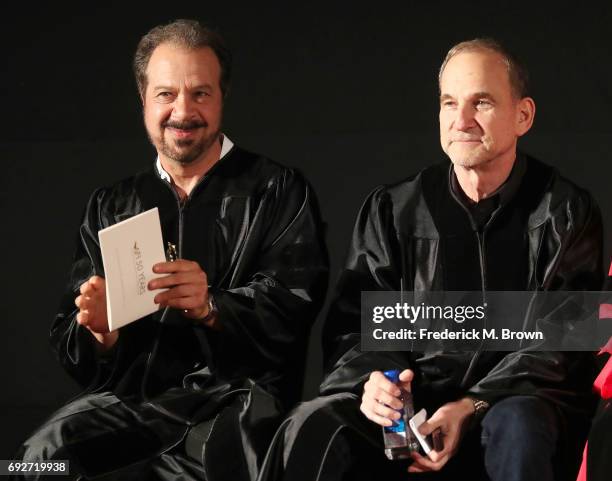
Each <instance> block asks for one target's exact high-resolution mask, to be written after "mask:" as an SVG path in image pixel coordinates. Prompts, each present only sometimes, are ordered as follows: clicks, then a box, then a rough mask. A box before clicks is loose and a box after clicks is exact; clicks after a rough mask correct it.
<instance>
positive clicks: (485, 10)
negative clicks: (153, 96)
mask: <svg viewBox="0 0 612 481" xmlns="http://www.w3.org/2000/svg"><path fill="white" fill-rule="evenodd" d="M177 3H178V2H177ZM493 3H495V5H493ZM531 3H532V4H523V5H519V4H516V3H512V4H510V3H508V4H504V3H500V2H491V5H489V4H486V3H482V4H481V3H476V2H461V3H459V2H452V4H453V5H454V6H451V4H450V2H449V4H448V5H447V4H446V3H445V2H436V1H430V2H429V3H428V4H427V6H425V5H423V4H420V3H419V4H418V5H417V4H416V2H409V1H407V2H403V3H402V4H401V6H399V5H395V4H386V3H385V2H375V3H369V4H368V5H365V6H363V7H360V6H357V4H355V3H354V4H352V5H351V4H348V3H347V4H346V5H345V6H342V7H340V6H338V7H334V6H333V5H331V3H328V4H326V5H324V6H320V5H313V4H309V5H300V6H297V7H296V6H294V5H289V4H288V2H287V4H285V5H284V6H265V5H259V4H257V3H255V2H254V3H253V4H251V5H250V6H246V7H243V6H239V5H238V4H236V3H233V2H224V3H221V2H219V4H217V5H213V4H209V2H199V3H198V5H199V6H198V7H190V8H180V7H175V6H170V5H165V6H164V7H163V8H159V9H156V8H154V7H153V6H152V4H148V5H143V6H138V7H135V6H130V5H128V2H124V3H123V4H121V5H114V6H110V5H107V6H104V7H88V9H87V10H86V9H85V7H81V9H80V10H79V9H77V10H68V9H66V10H61V9H58V6H57V5H56V4H53V7H37V6H35V5H33V4H31V5H27V6H25V7H24V8H23V9H22V10H21V11H20V12H7V11H5V12H4V13H3V19H2V20H3V22H2V23H3V26H2V28H1V29H0V40H1V42H0V45H1V47H0V48H2V56H1V57H0V64H1V72H2V73H1V75H0V98H1V99H2V102H1V103H0V106H1V107H2V113H1V115H0V127H1V128H0V141H1V142H0V167H1V168H2V171H1V172H0V179H1V180H0V219H1V221H2V224H1V225H2V231H1V232H2V235H1V239H2V240H1V244H0V248H1V251H0V252H1V253H2V263H1V265H2V267H3V269H2V278H3V281H2V282H3V284H2V293H3V301H2V303H1V309H2V316H1V322H2V324H3V326H2V330H1V331H0V332H1V335H0V342H1V349H0V376H1V377H0V458H7V457H10V455H11V454H12V452H13V450H14V448H15V447H16V445H17V443H18V441H19V440H21V439H23V437H24V436H26V435H27V433H28V432H29V431H30V430H31V429H33V428H34V427H35V426H36V425H37V424H39V423H40V422H41V421H42V420H43V418H44V417H45V416H46V415H47V414H48V413H49V412H50V411H51V410H52V409H54V408H56V407H58V406H59V405H61V404H62V403H63V402H65V401H66V400H67V399H68V398H70V397H71V396H73V395H74V394H75V393H77V392H78V390H77V387H76V385H75V384H74V383H73V382H72V381H71V380H70V379H69V378H68V377H67V375H66V374H65V373H64V372H63V371H62V370H61V369H60V367H59V365H58V363H57V361H56V360H55V359H54V356H53V354H52V352H51V350H50V348H49V347H48V341H47V332H48V327H49V324H50V321H51V319H52V318H53V315H54V310H55V308H56V306H57V304H58V301H59V298H60V294H61V292H62V290H63V286H64V283H65V281H66V276H67V269H68V266H69V262H70V257H71V254H72V250H73V246H74V241H75V237H76V228H77V225H78V221H79V217H80V215H81V212H82V209H83V207H84V202H85V201H86V199H87V196H88V194H89V193H90V192H91V191H92V190H93V189H94V188H95V187H96V186H99V185H104V184H109V183H112V182H114V181H116V180H118V179H120V178H123V177H125V176H128V175H130V174H131V173H133V172H135V171H137V170H139V169H141V168H142V167H143V166H145V165H146V164H147V163H148V162H151V161H152V160H153V159H154V151H153V149H152V148H151V147H150V146H149V145H148V142H147V141H146V136H145V132H144V128H143V126H142V120H141V111H140V106H139V103H138V100H137V96H136V90H135V85H134V81H133V78H132V76H131V57H132V54H133V51H134V48H135V46H136V43H137V41H138V39H139V37H140V36H141V35H142V34H143V33H145V32H146V31H147V30H148V29H149V28H151V27H152V26H154V25H156V24H158V23H162V22H167V21H169V20H172V19H175V18H180V17H188V18H198V19H200V20H203V21H205V22H206V23H208V24H209V25H211V26H213V27H215V28H217V29H218V30H219V31H220V32H221V33H222V34H223V35H224V37H225V38H226V40H227V42H228V44H229V46H230V47H231V48H232V50H233V52H234V56H235V61H234V80H233V84H232V88H231V92H230V96H229V98H228V100H227V102H226V108H225V127H224V131H225V132H226V133H227V134H228V135H229V136H230V138H231V139H232V140H233V141H234V142H236V143H238V144H240V145H241V146H243V147H246V148H249V149H251V150H254V151H258V152H261V153H264V154H266V155H268V156H270V157H272V158H273V159H276V160H278V161H281V162H284V163H286V164H289V165H291V166H295V167H298V168H299V169H301V170H302V171H303V172H304V173H305V174H306V176H307V177H308V178H309V180H310V181H311V182H312V184H313V185H314V187H315V189H316V191H317V193H318V196H319V199H320V202H321V207H322V210H323V215H324V217H325V220H326V221H327V223H328V235H327V240H328V245H329V248H330V253H331V259H332V280H333V279H335V277H336V275H337V272H338V268H339V265H340V264H341V262H342V260H343V256H344V251H345V249H346V246H347V242H348V238H349V235H350V231H351V228H352V223H353V220H354V218H355V214H356V212H357V209H358V208H359V206H360V204H361V202H362V200H363V199H364V197H365V195H366V194H367V193H368V192H369V191H370V190H371V189H372V188H373V187H375V186H376V185H378V184H381V183H386V182H392V181H394V180H397V179H399V178H402V177H405V176H407V175H409V174H411V173H414V172H415V171H417V170H418V169H420V168H421V167H423V166H425V165H427V164H429V163H431V162H434V161H438V160H440V159H441V158H442V153H441V150H440V147H439V143H438V133H437V129H438V126H437V98H436V96H437V84H436V76H437V69H438V67H439V64H440V62H441V59H442V57H443V56H444V54H445V52H446V50H447V49H448V48H449V47H450V46H451V45H452V44H453V43H455V42H458V41H461V40H465V39H468V38H473V37H476V36H494V37H496V38H498V39H499V40H501V41H503V42H505V43H507V44H508V45H509V46H510V47H511V48H513V49H514V50H515V51H516V52H517V53H518V54H519V55H520V56H522V57H523V58H524V59H525V61H526V63H527V65H528V66H529V68H530V70H531V73H532V86H533V96H534V97H535V100H536V103H537V114H536V121H535V125H534V127H533V129H532V131H531V132H530V133H529V134H528V135H527V137H526V138H524V139H523V140H522V147H523V149H524V150H526V151H528V152H530V153H531V154H533V155H535V156H537V157H539V158H541V159H542V160H545V161H547V162H549V163H551V164H554V165H556V166H557V167H558V168H560V169H561V170H562V171H563V172H564V173H565V174H566V175H567V176H569V177H570V178H572V179H574V180H575V181H576V182H577V183H579V184H580V185H582V186H585V187H587V188H589V189H590V190H591V191H592V192H593V194H594V195H595V197H596V199H597V200H598V202H599V203H600V205H601V207H602V210H603V213H604V219H605V222H606V227H607V228H609V227H610V225H611V224H610V220H611V217H612V189H611V187H610V184H611V180H612V179H611V175H612V166H611V165H610V161H611V160H612V155H610V153H609V147H610V145H612V136H611V135H610V133H611V129H610V124H609V122H610V119H611V118H612V116H611V112H612V88H611V86H612V67H611V64H610V57H611V55H610V54H611V50H612V44H611V43H610V40H611V38H610V34H609V33H608V32H607V28H608V24H609V20H610V18H611V17H610V15H609V14H608V12H607V11H604V10H603V9H602V7H599V6H589V5H588V4H587V3H583V4H580V5H579V6H576V3H575V2H574V3H573V6H566V5H563V4H559V3H555V4H551V6H550V7H549V6H538V5H537V4H536V2H531ZM552 5H554V6H552ZM128 8H129V11H126V9H128ZM606 245H607V246H608V249H607V250H606V256H607V257H606V258H609V254H610V249H609V245H610V243H609V241H607V242H606ZM319 329H320V319H319V321H318V322H317V325H316V328H315V330H314V333H313V340H312V349H311V355H310V359H309V366H310V368H309V374H308V376H307V378H306V383H305V385H306V390H305V395H306V396H307V397H311V396H312V395H314V393H315V392H316V386H317V383H318V379H319V376H320V355H319V349H318V338H317V335H318V333H319Z"/></svg>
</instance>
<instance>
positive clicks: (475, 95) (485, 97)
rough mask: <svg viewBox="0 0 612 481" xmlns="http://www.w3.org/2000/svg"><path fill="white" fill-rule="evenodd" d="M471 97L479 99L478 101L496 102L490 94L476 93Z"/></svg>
mask: <svg viewBox="0 0 612 481" xmlns="http://www.w3.org/2000/svg"><path fill="white" fill-rule="evenodd" d="M471 97H472V98H478V99H489V100H495V98H494V97H493V95H491V94H490V93H489V92H476V93H475V94H473V95H471Z"/></svg>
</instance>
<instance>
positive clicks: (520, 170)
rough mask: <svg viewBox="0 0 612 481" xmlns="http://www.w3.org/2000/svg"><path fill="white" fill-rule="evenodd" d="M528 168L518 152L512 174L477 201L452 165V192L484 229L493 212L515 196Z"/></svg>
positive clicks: (450, 174)
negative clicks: (469, 194) (464, 185)
mask: <svg viewBox="0 0 612 481" xmlns="http://www.w3.org/2000/svg"><path fill="white" fill-rule="evenodd" d="M526 169H527V163H526V161H525V159H524V157H523V155H522V154H520V153H517V154H516V161H515V162H514V165H513V166H512V170H511V171H510V175H509V176H508V178H507V179H506V181H505V182H504V183H503V184H502V185H500V186H499V187H498V188H497V190H495V192H493V193H491V195H489V196H488V197H487V198H485V199H482V200H480V201H479V202H475V201H473V200H472V199H470V198H469V197H468V196H467V195H466V194H465V192H464V191H463V189H462V188H461V185H460V184H459V180H458V179H457V174H456V173H455V169H454V168H453V166H452V165H451V167H450V172H449V185H450V190H451V194H452V195H453V197H454V198H455V200H457V202H459V203H460V204H462V205H463V206H464V207H465V208H466V210H467V211H468V212H469V214H470V216H471V218H472V221H473V224H474V225H475V227H476V228H477V230H479V231H482V229H483V228H484V226H485V225H486V224H487V222H489V219H491V216H492V215H493V213H494V212H495V211H496V210H497V209H498V208H500V207H503V206H504V205H506V204H508V202H510V199H512V197H514V194H515V193H516V191H517V190H518V188H519V186H520V185H521V180H522V179H523V175H524V174H525V170H526Z"/></svg>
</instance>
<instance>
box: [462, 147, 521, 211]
mask: <svg viewBox="0 0 612 481" xmlns="http://www.w3.org/2000/svg"><path fill="white" fill-rule="evenodd" d="M511 154H512V155H507V156H504V157H498V158H497V159H494V160H492V161H490V162H487V163H485V164H483V165H478V166H476V167H464V166H461V165H458V164H454V166H453V168H454V170H455V175H456V176H457V181H458V182H459V185H460V186H461V189H462V190H463V192H464V193H465V195H467V196H468V197H469V198H470V199H471V200H473V201H474V202H480V201H481V200H483V199H486V198H488V197H490V196H491V194H492V193H493V192H495V191H496V190H497V189H499V188H500V186H501V185H502V184H503V183H504V182H506V180H507V179H508V177H509V176H510V172H512V167H513V166H514V162H515V160H516V151H513V152H512V153H511Z"/></svg>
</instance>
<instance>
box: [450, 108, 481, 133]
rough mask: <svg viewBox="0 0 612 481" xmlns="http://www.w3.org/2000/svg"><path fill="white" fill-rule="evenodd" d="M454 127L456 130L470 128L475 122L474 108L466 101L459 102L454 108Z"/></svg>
mask: <svg viewBox="0 0 612 481" xmlns="http://www.w3.org/2000/svg"><path fill="white" fill-rule="evenodd" d="M455 115H456V116H455V121H454V122H453V123H454V127H455V129H456V130H462V131H463V130H470V129H472V128H474V127H475V126H476V125H477V124H476V119H475V116H474V115H475V110H474V108H473V106H472V105H470V104H469V103H468V102H465V103H463V104H460V105H459V106H458V108H457V110H456V114H455Z"/></svg>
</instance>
